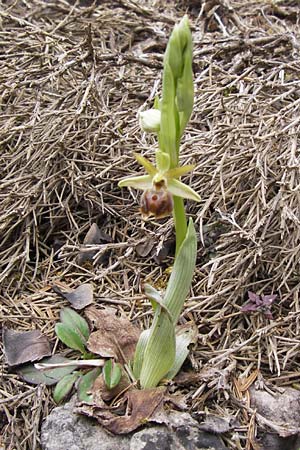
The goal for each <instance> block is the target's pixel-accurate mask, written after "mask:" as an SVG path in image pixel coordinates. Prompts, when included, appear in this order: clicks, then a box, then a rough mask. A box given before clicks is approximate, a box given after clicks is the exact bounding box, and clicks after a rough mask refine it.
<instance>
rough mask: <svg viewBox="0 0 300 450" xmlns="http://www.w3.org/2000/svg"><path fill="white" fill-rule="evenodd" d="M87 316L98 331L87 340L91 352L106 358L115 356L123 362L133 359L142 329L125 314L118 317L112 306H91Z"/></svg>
mask: <svg viewBox="0 0 300 450" xmlns="http://www.w3.org/2000/svg"><path fill="white" fill-rule="evenodd" d="M85 313H86V316H87V318H88V319H89V320H90V322H91V323H92V324H93V325H94V327H95V328H96V329H97V331H94V332H93V333H91V335H90V337H89V340H88V342H87V347H88V349H89V351H90V352H93V353H96V354H97V355H100V356H102V357H104V358H115V360H116V361H118V362H120V363H121V364H125V363H128V362H129V361H130V360H132V359H133V356H134V351H135V347H136V344H137V341H138V338H139V335H140V333H141V330H140V329H139V328H138V327H136V326H135V325H133V324H132V323H131V322H130V321H129V320H128V319H127V317H125V316H121V317H117V315H116V310H114V309H112V308H105V309H96V308H95V307H90V308H88V309H87V310H86V312H85Z"/></svg>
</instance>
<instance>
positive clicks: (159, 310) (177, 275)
mask: <svg viewBox="0 0 300 450" xmlns="http://www.w3.org/2000/svg"><path fill="white" fill-rule="evenodd" d="M192 56H193V49H192V35H191V31H190V27H189V22H188V18H187V17H186V16H185V17H184V18H183V19H182V20H181V22H180V23H179V24H178V25H175V27H174V30H173V32H172V34H171V36H170V39H169V42H168V45H167V49H166V52H165V56H164V65H163V82H162V97H161V99H158V98H157V99H156V100H155V103H154V107H153V109H150V110H148V111H144V112H142V113H140V117H139V121H140V124H141V127H142V129H143V130H144V131H146V132H154V133H156V134H157V137H158V145H159V148H158V149H157V150H156V152H155V165H154V164H152V163H151V162H150V161H149V160H148V159H146V158H145V157H144V156H141V155H140V154H135V158H136V160H137V161H138V163H140V164H141V165H142V166H143V167H144V169H145V171H146V174H145V175H139V176H135V177H129V178H125V179H123V180H121V181H120V182H119V186H120V187H133V188H135V189H141V190H142V191H143V194H142V196H141V213H142V215H143V217H144V218H148V217H150V216H154V217H155V218H157V219H160V218H162V217H166V216H168V215H170V214H172V213H173V217H174V223H175V232H176V256H175V262H174V266H173V268H172V273H171V276H170V279H169V282H168V285H167V288H166V292H165V294H164V295H163V296H162V295H161V294H160V293H159V292H158V291H157V290H156V289H154V288H153V287H151V286H149V285H146V286H145V293H146V295H147V296H148V298H149V299H150V301H151V304H152V306H153V309H154V319H153V323H152V326H151V328H150V329H148V330H144V331H143V332H142V333H141V336H140V339H139V341H138V344H137V348H136V352H135V357H134V361H133V367H132V371H133V375H134V377H135V378H136V379H137V380H139V383H140V386H141V388H142V389H146V388H152V387H155V386H157V385H158V384H159V383H160V382H161V381H162V379H164V378H166V379H172V378H173V377H174V376H175V375H176V373H177V372H178V370H179V369H180V367H181V366H182V364H183V362H184V360H185V359H186V357H187V355H188V345H189V344H190V343H191V341H192V339H193V335H194V332H193V330H192V327H191V328H190V329H185V331H184V332H183V331H182V329H180V328H178V327H177V326H176V325H177V322H178V318H179V315H180V313H181V310H182V308H183V304H184V302H185V299H186V297H187V295H188V292H189V289H190V286H191V282H192V277H193V273H194V269H195V264H196V253H197V239H196V233H195V228H194V224H193V221H192V219H190V220H189V221H187V218H186V214H185V208H184V199H191V200H194V201H200V196H199V195H198V194H197V193H196V192H195V191H194V190H193V189H192V188H191V187H190V186H188V185H186V184H184V183H183V182H182V181H180V177H181V176H183V175H185V174H187V173H188V172H190V171H191V170H193V168H194V166H192V165H186V166H180V164H179V149H180V139H181V137H182V135H183V132H184V130H185V127H186V125H187V123H188V121H189V119H190V116H191V113H192V109H193V103H194V85H193V72H192Z"/></svg>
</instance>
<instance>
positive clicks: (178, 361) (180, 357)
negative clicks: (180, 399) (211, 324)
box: [166, 324, 198, 380]
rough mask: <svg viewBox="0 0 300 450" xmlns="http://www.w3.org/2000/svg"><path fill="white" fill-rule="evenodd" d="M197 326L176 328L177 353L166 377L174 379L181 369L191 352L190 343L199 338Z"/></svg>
mask: <svg viewBox="0 0 300 450" xmlns="http://www.w3.org/2000/svg"><path fill="white" fill-rule="evenodd" d="M197 333H198V330H197V327H196V326H195V325H194V324H193V325H190V324H188V326H183V327H178V329H177V330H176V354H175V361H174V365H173V367H172V369H171V370H170V371H169V372H168V373H167V375H166V378H167V379H168V380H172V379H173V378H174V377H175V376H176V375H177V373H178V372H179V370H180V369H181V366H182V364H183V363H184V361H185V360H186V358H187V356H188V354H189V349H188V347H189V345H190V344H191V343H192V342H195V341H196V338H197Z"/></svg>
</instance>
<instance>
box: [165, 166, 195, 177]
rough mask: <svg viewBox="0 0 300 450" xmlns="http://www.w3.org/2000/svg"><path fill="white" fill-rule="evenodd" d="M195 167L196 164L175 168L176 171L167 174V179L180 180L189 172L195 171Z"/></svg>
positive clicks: (172, 170) (171, 170)
mask: <svg viewBox="0 0 300 450" xmlns="http://www.w3.org/2000/svg"><path fill="white" fill-rule="evenodd" d="M194 168H195V166H194V164H189V165H187V166H181V167H174V169H170V170H168V171H167V172H166V173H165V176H166V177H167V178H179V177H181V176H183V175H185V174H186V173H188V172H191V171H192V170H194Z"/></svg>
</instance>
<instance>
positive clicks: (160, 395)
mask: <svg viewBox="0 0 300 450" xmlns="http://www.w3.org/2000/svg"><path fill="white" fill-rule="evenodd" d="M165 392H166V389H165V388H163V387H159V388H155V389H146V390H137V389H134V390H131V391H128V392H127V393H126V394H125V399H126V400H127V408H126V412H125V414H123V415H117V414H114V413H113V411H112V410H109V409H108V407H107V406H106V407H104V408H95V407H92V406H87V405H84V406H82V407H81V408H79V412H80V413H82V414H86V415H88V416H91V417H94V418H96V419H97V420H98V422H99V423H100V424H101V425H102V426H104V428H106V429H107V430H108V431H110V432H112V433H115V434H127V433H130V432H132V431H134V430H136V429H137V428H139V427H140V426H142V425H143V424H145V423H147V422H150V421H151V418H152V417H153V416H154V415H155V414H157V413H158V412H159V411H160V410H162V409H163V407H164V399H165ZM118 413H120V411H118Z"/></svg>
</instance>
